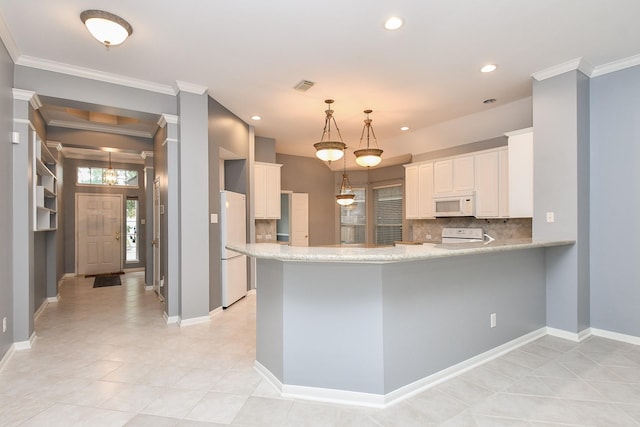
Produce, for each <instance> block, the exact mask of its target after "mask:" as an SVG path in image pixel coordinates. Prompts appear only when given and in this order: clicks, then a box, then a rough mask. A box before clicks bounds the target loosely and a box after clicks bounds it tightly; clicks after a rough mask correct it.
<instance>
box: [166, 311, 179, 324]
mask: <svg viewBox="0 0 640 427" xmlns="http://www.w3.org/2000/svg"><path fill="white" fill-rule="evenodd" d="M162 317H163V318H164V321H165V322H167V325H173V324H177V323H178V322H179V321H180V316H169V315H168V314H167V313H166V312H164V313H162Z"/></svg>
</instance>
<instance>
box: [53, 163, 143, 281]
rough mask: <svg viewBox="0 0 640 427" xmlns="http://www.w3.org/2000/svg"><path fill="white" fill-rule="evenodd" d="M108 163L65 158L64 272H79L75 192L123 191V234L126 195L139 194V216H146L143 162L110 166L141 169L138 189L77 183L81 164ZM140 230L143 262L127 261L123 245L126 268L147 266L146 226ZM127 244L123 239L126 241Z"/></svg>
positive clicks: (105, 192) (140, 255)
mask: <svg viewBox="0 0 640 427" xmlns="http://www.w3.org/2000/svg"><path fill="white" fill-rule="evenodd" d="M108 165H109V163H108V161H107V162H100V161H96V160H81V159H66V158H65V160H64V175H63V176H64V184H63V186H62V191H63V199H62V202H63V204H64V206H65V215H64V217H62V218H60V220H59V222H64V260H65V270H64V271H65V273H76V225H75V224H76V222H75V221H76V194H77V193H92V194H96V193H97V194H122V195H123V207H122V208H123V211H122V214H123V230H122V233H123V236H124V235H125V229H124V218H125V209H126V206H124V201H126V199H127V197H137V198H138V201H139V205H138V208H139V215H140V216H143V215H144V214H145V212H146V204H147V196H146V193H145V191H144V165H141V164H126V163H116V162H111V165H112V166H113V167H114V168H117V169H131V170H137V171H138V188H127V187H111V186H110V187H103V186H95V187H94V186H80V187H79V186H78V185H76V181H77V169H78V167H79V166H94V167H107V166H108ZM138 230H139V233H140V236H139V239H138V242H139V245H140V246H139V258H140V262H137V263H125V262H124V255H125V254H124V247H123V252H122V256H123V264H122V265H123V268H138V267H144V266H145V263H146V251H145V248H144V245H143V242H145V240H146V230H145V228H144V227H140V226H138ZM123 243H124V240H123Z"/></svg>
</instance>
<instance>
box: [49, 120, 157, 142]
mask: <svg viewBox="0 0 640 427" xmlns="http://www.w3.org/2000/svg"><path fill="white" fill-rule="evenodd" d="M47 125H48V126H53V127H59V128H67V129H80V130H88V131H92V132H102V133H112V134H116V135H127V136H136V137H140V138H153V135H152V134H151V133H149V132H144V131H136V130H131V129H124V128H116V127H111V126H102V125H96V124H89V123H76V122H67V121H64V120H51V121H50V122H49V123H47Z"/></svg>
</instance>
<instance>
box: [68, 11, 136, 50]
mask: <svg viewBox="0 0 640 427" xmlns="http://www.w3.org/2000/svg"><path fill="white" fill-rule="evenodd" d="M80 19H81V20H82V22H83V23H84V25H86V26H87V30H89V32H90V33H91V35H92V36H93V37H95V38H96V40H98V41H99V42H100V43H102V44H103V45H105V46H107V47H110V46H117V45H119V44H122V43H123V42H124V41H125V40H126V39H127V37H129V36H130V35H131V34H133V27H131V24H129V23H128V22H127V21H125V20H124V19H122V18H120V17H119V16H118V15H114V14H113V13H109V12H105V11H104V10H85V11H84V12H82V13H81V14H80Z"/></svg>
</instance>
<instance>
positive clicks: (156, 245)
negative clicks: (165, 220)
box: [151, 177, 164, 301]
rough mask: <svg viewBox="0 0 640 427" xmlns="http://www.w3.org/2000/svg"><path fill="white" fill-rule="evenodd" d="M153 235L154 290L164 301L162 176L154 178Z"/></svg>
mask: <svg viewBox="0 0 640 427" xmlns="http://www.w3.org/2000/svg"><path fill="white" fill-rule="evenodd" d="M152 204H153V236H152V237H151V246H152V250H153V290H154V291H155V293H156V295H157V296H158V298H159V299H160V301H164V296H163V295H162V292H161V290H160V289H161V286H160V285H161V282H160V280H161V277H160V257H161V252H160V232H161V230H162V227H161V223H160V213H161V212H160V178H158V177H156V179H154V180H153V200H152Z"/></svg>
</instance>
